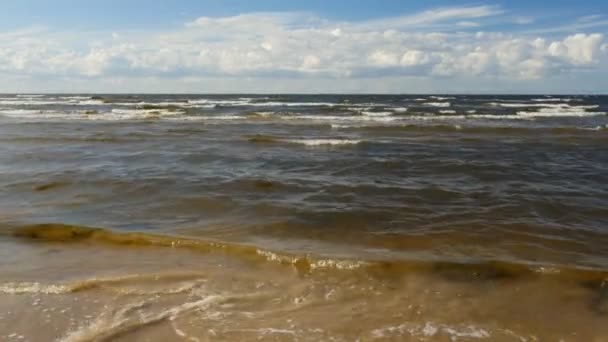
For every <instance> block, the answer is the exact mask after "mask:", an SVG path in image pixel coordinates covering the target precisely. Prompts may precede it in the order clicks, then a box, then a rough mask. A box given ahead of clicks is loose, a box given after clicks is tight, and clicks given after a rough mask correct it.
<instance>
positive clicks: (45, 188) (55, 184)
mask: <svg viewBox="0 0 608 342" xmlns="http://www.w3.org/2000/svg"><path fill="white" fill-rule="evenodd" d="M64 186H66V183H61V182H52V183H46V184H41V185H38V186H36V187H34V191H37V192H44V191H49V190H54V189H58V188H61V187H64Z"/></svg>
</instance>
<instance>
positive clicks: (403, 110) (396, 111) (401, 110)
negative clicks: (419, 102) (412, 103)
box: [391, 107, 408, 113]
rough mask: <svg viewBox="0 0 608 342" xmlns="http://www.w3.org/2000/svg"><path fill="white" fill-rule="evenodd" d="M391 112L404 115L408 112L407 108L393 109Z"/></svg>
mask: <svg viewBox="0 0 608 342" xmlns="http://www.w3.org/2000/svg"><path fill="white" fill-rule="evenodd" d="M391 110H392V111H393V112H395V113H405V112H407V111H408V108H407V107H394V108H391Z"/></svg>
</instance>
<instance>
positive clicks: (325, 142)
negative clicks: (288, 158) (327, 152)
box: [285, 139, 361, 146]
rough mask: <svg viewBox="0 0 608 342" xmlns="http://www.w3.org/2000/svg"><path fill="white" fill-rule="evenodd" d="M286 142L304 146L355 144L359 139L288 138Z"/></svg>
mask: <svg viewBox="0 0 608 342" xmlns="http://www.w3.org/2000/svg"><path fill="white" fill-rule="evenodd" d="M285 141H286V142H288V143H292V144H301V145H306V146H323V145H330V146H337V145H356V144H359V143H360V142H361V140H351V139H289V140H285Z"/></svg>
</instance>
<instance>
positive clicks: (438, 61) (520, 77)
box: [0, 0, 608, 94]
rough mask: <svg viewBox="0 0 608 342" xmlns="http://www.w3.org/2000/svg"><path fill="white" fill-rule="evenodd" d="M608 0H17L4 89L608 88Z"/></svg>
mask: <svg viewBox="0 0 608 342" xmlns="http://www.w3.org/2000/svg"><path fill="white" fill-rule="evenodd" d="M607 33H608V1H597V0H592V1H576V2H575V1H565V0H553V1H549V0H539V1H533V0H528V1H521V0H515V1H494V2H485V1H477V2H476V1H472V2H469V1H466V2H463V1H454V0H429V1H409V0H401V1H398V0H384V1H383V0H375V1H368V0H351V1H338V0H336V1H327V0H310V1H285V0H282V1H280V0H259V1H250V0H247V1H246V0H207V1H205V0H200V1H196V0H182V1H180V0H173V1H170V0H146V1H141V0H121V1H118V0H106V1H100V0H90V1H82V0H54V1H48V0H6V1H4V2H3V3H2V4H0V92H3V93H23V92H30V93H32V92H38V93H49V92H51V93H518V94H524V93H546V94H548V93H602V94H606V93H608V37H607Z"/></svg>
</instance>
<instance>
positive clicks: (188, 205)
mask: <svg viewBox="0 0 608 342" xmlns="http://www.w3.org/2000/svg"><path fill="white" fill-rule="evenodd" d="M606 111H608V97H602V96H560V97H540V96H443V97H430V96H371V95H370V96H353V95H348V96H346V95H344V96H342V95H331V96H329V95H328V96H293V95H277V96H256V95H215V96H202V95H189V96H185V95H184V96H182V95H145V96H142V95H130V96H126V95H121V96H118V95H95V96H89V95H70V96H68V95H46V96H42V97H40V96H27V95H19V96H17V95H2V96H0V186H1V187H2V192H1V193H0V244H2V247H1V249H0V250H1V252H0V254H2V255H0V260H1V261H0V307H2V308H1V309H0V336H1V339H3V340H7V341H10V340H14V341H18V340H28V341H48V340H59V341H105V340H112V341H114V340H118V341H121V340H124V341H130V340H134V339H137V340H142V341H146V340H149V341H165V340H191V341H196V340H200V341H205V340H257V339H264V340H311V341H313V340H314V341H318V340H344V341H350V340H355V339H357V338H360V339H361V340H413V341H419V340H421V341H472V340H489V341H546V340H556V341H557V340H564V341H606V340H608V328H606V327H608V324H606V322H607V319H608V292H607V291H608V285H606V284H608V283H607V281H608V273H606V272H608V247H607V246H608V231H607V230H606V229H608V227H607V224H608V212H607V211H606V209H605V208H606V207H607V206H608V187H607V186H606V185H605V184H608V149H607V148H606V143H607V142H608V128H607V127H608V126H607V125H608V116H607V115H606ZM49 336H51V337H50V338H49Z"/></svg>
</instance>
